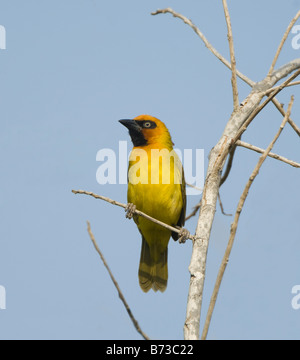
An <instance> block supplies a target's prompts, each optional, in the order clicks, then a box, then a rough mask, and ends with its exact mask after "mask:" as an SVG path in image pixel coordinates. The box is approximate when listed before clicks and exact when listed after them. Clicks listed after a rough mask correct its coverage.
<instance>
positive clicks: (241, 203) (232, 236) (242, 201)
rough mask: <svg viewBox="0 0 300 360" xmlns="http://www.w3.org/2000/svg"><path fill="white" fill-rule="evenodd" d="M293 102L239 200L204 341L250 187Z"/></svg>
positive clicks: (213, 294)
mask: <svg viewBox="0 0 300 360" xmlns="http://www.w3.org/2000/svg"><path fill="white" fill-rule="evenodd" d="M293 102H294V97H292V98H291V101H290V104H289V107H288V111H287V113H286V116H285V117H284V119H283V121H282V123H281V125H280V128H279V130H278V132H277V133H276V135H275V137H274V139H273V140H272V141H271V143H270V145H269V146H268V147H267V149H266V150H265V151H264V153H263V155H262V156H261V157H260V158H259V161H258V163H257V165H256V166H255V168H254V170H253V172H252V174H251V176H250V178H249V180H248V182H247V184H246V186H245V189H244V191H243V193H242V196H241V197H240V200H239V203H238V206H237V210H236V213H235V217H234V222H233V223H232V225H231V230H230V237H229V241H228V245H227V248H226V251H225V254H224V257H223V260H222V263H221V266H220V269H219V272H218V276H217V280H216V283H215V287H214V290H213V293H212V296H211V300H210V304H209V308H208V311H207V316H206V320H205V324H204V328H203V333H202V337H201V338H202V340H205V339H206V337H207V333H208V329H209V325H210V321H211V317H212V314H213V311H214V308H215V304H216V300H217V296H218V293H219V290H220V286H221V282H222V279H223V276H224V272H225V269H226V266H227V263H228V260H229V256H230V253H231V250H232V247H233V243H234V239H235V236H236V231H237V227H238V222H239V218H240V215H241V212H242V209H243V206H244V204H245V201H246V198H247V196H248V193H249V190H250V187H251V185H252V184H253V181H254V180H255V178H256V176H257V175H258V173H259V170H260V168H261V166H262V164H263V163H264V161H265V160H266V158H267V156H268V154H269V153H270V151H271V150H272V148H273V146H274V144H275V142H276V141H277V139H278V138H279V136H280V134H281V132H282V130H283V128H284V126H285V125H286V123H287V121H288V118H289V116H290V113H291V109H292V106H293Z"/></svg>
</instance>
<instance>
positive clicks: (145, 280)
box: [139, 237, 168, 292]
mask: <svg viewBox="0 0 300 360" xmlns="http://www.w3.org/2000/svg"><path fill="white" fill-rule="evenodd" d="M167 282H168V247H166V249H165V250H164V251H163V253H161V254H160V255H159V257H158V259H157V261H155V260H154V259H153V256H151V253H150V247H149V245H148V243H147V241H146V240H145V239H144V237H142V250H141V259H140V267H139V283H140V287H141V288H142V290H143V291H144V292H148V291H149V290H150V289H151V288H152V289H153V290H154V291H157V290H159V291H161V292H163V291H165V290H166V288H167Z"/></svg>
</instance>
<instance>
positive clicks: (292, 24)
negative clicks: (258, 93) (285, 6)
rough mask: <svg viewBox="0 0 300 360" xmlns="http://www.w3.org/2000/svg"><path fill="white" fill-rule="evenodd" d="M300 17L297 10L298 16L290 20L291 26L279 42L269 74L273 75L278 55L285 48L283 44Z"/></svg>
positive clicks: (299, 12)
mask: <svg viewBox="0 0 300 360" xmlns="http://www.w3.org/2000/svg"><path fill="white" fill-rule="evenodd" d="M299 17H300V10H299V11H298V12H297V14H296V16H295V17H294V18H293V19H292V21H291V22H290V24H289V26H288V27H287V29H286V31H285V33H284V35H283V38H282V40H281V42H280V44H279V47H278V49H277V51H276V54H275V57H274V59H273V62H272V65H271V67H270V70H269V73H268V75H271V74H272V73H273V71H274V68H275V65H276V62H277V60H278V57H279V55H280V53H281V50H282V48H283V45H284V43H285V42H286V39H287V38H288V36H289V33H290V32H291V30H292V27H293V26H294V24H295V22H296V21H297V20H298V18H299Z"/></svg>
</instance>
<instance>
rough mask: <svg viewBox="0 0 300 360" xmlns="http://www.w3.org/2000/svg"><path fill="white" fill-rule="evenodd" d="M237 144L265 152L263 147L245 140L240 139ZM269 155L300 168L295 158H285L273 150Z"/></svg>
mask: <svg viewBox="0 0 300 360" xmlns="http://www.w3.org/2000/svg"><path fill="white" fill-rule="evenodd" d="M235 144H236V145H237V146H242V147H244V148H246V149H249V150H253V151H256V152H258V153H261V154H263V153H264V152H265V150H264V149H261V148H259V147H257V146H255V145H252V144H248V143H246V142H245V141H241V140H238V141H237V142H236V143H235ZM268 156H270V157H271V158H273V159H276V160H280V161H283V162H285V163H287V164H289V165H291V166H293V167H295V168H300V164H299V163H297V162H296V161H293V160H289V159H287V158H285V157H283V156H280V155H277V154H274V153H272V152H270V153H269V154H268Z"/></svg>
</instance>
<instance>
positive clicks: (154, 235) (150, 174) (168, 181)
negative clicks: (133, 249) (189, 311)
mask: <svg viewBox="0 0 300 360" xmlns="http://www.w3.org/2000/svg"><path fill="white" fill-rule="evenodd" d="M119 121H120V123H121V124H122V125H124V126H126V127H127V128H128V130H129V135H130V137H131V140H132V143H133V146H134V147H133V149H132V151H131V153H130V157H129V167H128V193H127V200H128V203H130V204H134V205H135V206H136V208H137V209H138V210H140V211H142V212H144V213H146V214H148V215H150V216H152V217H153V218H155V219H158V220H160V221H162V222H164V223H166V224H168V225H171V226H174V227H176V226H178V227H183V225H184V222H185V211H186V193H185V181H184V175H183V169H182V164H181V162H180V159H179V157H178V156H177V154H176V153H175V152H174V150H173V143H172V140H171V136H170V133H169V131H168V129H167V127H166V126H165V124H164V123H163V122H162V121H160V120H158V119H156V118H155V117H152V116H150V115H140V116H138V117H136V118H134V119H132V120H119ZM133 218H134V221H135V223H136V224H137V227H138V229H139V231H140V233H141V235H142V249H141V258H140V266H139V283H140V287H141V288H142V290H143V291H144V292H147V291H149V290H150V289H151V288H152V289H153V290H154V291H157V290H160V291H164V290H165V289H166V287H167V281H168V243H169V240H170V237H171V236H172V237H173V239H174V240H177V239H178V234H177V233H174V232H171V231H170V230H168V229H166V228H164V227H162V226H160V225H158V224H155V223H153V222H152V221H150V220H147V219H145V218H143V217H139V216H137V215H134V216H133Z"/></svg>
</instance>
